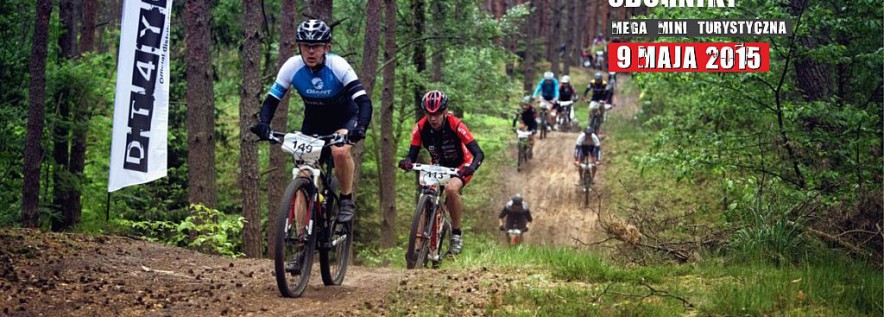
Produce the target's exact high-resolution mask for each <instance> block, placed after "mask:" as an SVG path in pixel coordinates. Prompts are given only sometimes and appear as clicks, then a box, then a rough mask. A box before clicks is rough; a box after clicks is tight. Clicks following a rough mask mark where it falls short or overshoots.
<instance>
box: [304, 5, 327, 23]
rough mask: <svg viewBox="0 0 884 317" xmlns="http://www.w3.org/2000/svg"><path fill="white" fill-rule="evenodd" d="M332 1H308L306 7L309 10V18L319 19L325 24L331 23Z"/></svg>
mask: <svg viewBox="0 0 884 317" xmlns="http://www.w3.org/2000/svg"><path fill="white" fill-rule="evenodd" d="M332 4H333V1H332V0H308V4H307V6H308V7H309V8H310V9H309V12H310V16H311V17H312V18H314V19H320V20H322V21H325V23H331V22H332V17H333V15H332Z"/></svg>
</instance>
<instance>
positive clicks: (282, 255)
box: [270, 131, 353, 297]
mask: <svg viewBox="0 0 884 317" xmlns="http://www.w3.org/2000/svg"><path fill="white" fill-rule="evenodd" d="M270 141H271V142H272V143H274V144H276V143H282V149H283V151H286V152H287V153H290V154H291V155H292V160H293V161H294V162H295V166H296V167H295V168H294V169H292V181H291V182H290V183H289V185H288V187H287V188H286V190H285V193H284V194H283V196H282V200H281V202H280V206H279V219H277V230H276V237H275V242H276V244H275V245H274V249H273V250H274V258H273V262H274V270H275V271H276V284H277V286H278V287H279V293H280V294H282V296H284V297H300V296H301V295H302V294H303V293H304V289H305V288H306V287H307V282H308V281H309V280H310V271H311V270H312V268H313V255H314V254H315V253H316V252H317V251H318V252H319V267H320V271H321V273H322V274H321V275H322V282H323V284H325V285H341V282H343V280H344V275H345V274H347V265H348V262H349V260H350V248H351V246H352V245H353V235H352V233H351V232H352V231H351V229H352V228H351V224H350V223H340V222H337V221H336V218H337V214H338V202H339V201H340V198H339V197H338V195H337V191H338V190H337V187H338V181H337V178H335V177H334V176H333V175H334V174H333V173H332V169H333V168H334V162H333V160H331V158H330V156H331V149H330V148H329V147H331V146H340V145H344V144H347V143H349V140H348V139H347V136H346V135H342V134H338V133H334V134H330V135H323V136H309V135H306V134H302V133H301V132H297V131H296V132H292V133H279V132H271V137H270Z"/></svg>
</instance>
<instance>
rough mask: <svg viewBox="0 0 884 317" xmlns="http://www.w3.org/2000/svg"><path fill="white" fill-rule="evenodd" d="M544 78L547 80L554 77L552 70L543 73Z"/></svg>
mask: <svg viewBox="0 0 884 317" xmlns="http://www.w3.org/2000/svg"><path fill="white" fill-rule="evenodd" d="M543 79H546V80H550V79H553V73H552V72H545V73H543Z"/></svg>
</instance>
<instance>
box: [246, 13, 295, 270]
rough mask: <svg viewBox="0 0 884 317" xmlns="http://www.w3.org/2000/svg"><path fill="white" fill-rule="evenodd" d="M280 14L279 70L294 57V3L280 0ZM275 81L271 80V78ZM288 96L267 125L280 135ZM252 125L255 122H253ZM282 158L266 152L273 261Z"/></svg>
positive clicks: (284, 175)
mask: <svg viewBox="0 0 884 317" xmlns="http://www.w3.org/2000/svg"><path fill="white" fill-rule="evenodd" d="M281 6H282V8H281V10H280V11H281V12H280V20H281V21H280V24H279V61H278V62H277V64H276V69H279V68H281V67H282V65H283V64H285V62H286V61H287V60H288V59H289V58H290V57H292V55H294V53H295V31H296V30H297V27H298V23H299V22H298V12H297V9H298V6H297V5H296V4H295V0H283V1H282V5H281ZM274 79H275V77H274ZM289 95H291V94H286V95H285V97H283V98H282V100H281V101H280V102H279V106H278V107H276V115H275V116H274V117H273V121H271V123H270V125H271V126H272V127H274V129H280V131H288V117H289V100H290V98H289ZM253 122H257V120H254V119H253ZM286 163H287V161H286V154H285V152H283V151H276V150H273V151H270V169H271V170H272V172H270V173H269V174H267V257H270V258H272V257H273V248H274V243H275V241H274V238H275V235H276V226H275V224H276V218H277V217H279V210H277V208H278V207H279V200H280V199H282V192H283V191H284V190H285V188H286V186H287V185H288V184H287V183H286V182H287V181H288V179H289V178H290V176H289V174H288V173H287V171H286V169H285V166H286Z"/></svg>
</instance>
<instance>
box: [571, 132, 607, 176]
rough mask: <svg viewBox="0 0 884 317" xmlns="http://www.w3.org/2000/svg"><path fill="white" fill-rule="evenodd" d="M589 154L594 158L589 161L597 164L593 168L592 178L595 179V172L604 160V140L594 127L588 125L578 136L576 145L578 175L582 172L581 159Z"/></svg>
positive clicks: (575, 162) (575, 160) (575, 155)
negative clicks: (602, 140)
mask: <svg viewBox="0 0 884 317" xmlns="http://www.w3.org/2000/svg"><path fill="white" fill-rule="evenodd" d="M587 156H589V158H591V159H592V160H588V161H589V162H590V163H592V164H594V165H595V166H596V168H593V169H592V179H595V172H596V170H598V166H599V164H601V161H602V142H601V141H599V137H598V135H596V134H595V131H594V130H593V129H592V127H586V129H584V130H583V133H581V134H580V135H579V136H577V142H576V144H575V146H574V166H577V173H578V175H579V174H580V161H581V160H583V158H585V157H587ZM577 185H578V186H580V185H582V184H581V183H580V182H577Z"/></svg>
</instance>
